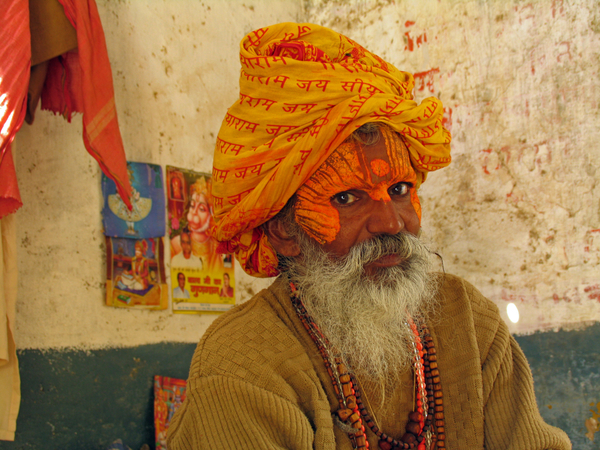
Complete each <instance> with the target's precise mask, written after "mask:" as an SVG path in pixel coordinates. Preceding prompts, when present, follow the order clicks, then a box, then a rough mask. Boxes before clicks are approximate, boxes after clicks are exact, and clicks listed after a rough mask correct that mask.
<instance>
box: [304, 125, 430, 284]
mask: <svg viewBox="0 0 600 450" xmlns="http://www.w3.org/2000/svg"><path fill="white" fill-rule="evenodd" d="M382 134H383V135H382V136H381V138H380V139H379V141H378V142H377V143H375V144H373V145H362V144H359V143H354V142H353V143H347V144H343V145H342V146H340V147H339V148H338V149H337V150H336V151H335V152H334V153H333V154H332V155H331V156H330V157H329V158H328V159H327V161H326V162H325V163H324V164H323V166H321V167H320V168H319V170H317V172H316V173H315V174H314V175H313V177H311V179H310V180H309V181H308V182H307V183H306V184H304V185H303V186H302V187H301V188H300V189H299V190H298V192H297V195H298V201H297V203H296V210H295V211H296V212H295V214H296V220H297V222H298V223H299V224H300V225H301V226H302V228H303V229H304V230H305V231H306V233H307V234H308V235H309V236H311V237H313V239H316V240H317V242H319V243H320V244H321V246H322V248H323V249H324V250H325V251H326V252H327V253H328V254H329V255H330V256H331V257H333V258H341V257H343V256H345V255H346V254H348V252H349V250H350V249H351V248H352V247H353V246H354V245H356V244H359V243H361V242H364V241H366V240H369V239H371V238H373V237H374V236H378V235H394V234H397V233H400V232H407V233H410V234H413V235H416V234H417V233H418V232H419V229H420V221H419V217H418V215H417V213H416V211H415V204H416V205H417V207H419V206H418V205H419V204H418V198H417V196H416V189H415V188H414V185H415V183H416V174H415V172H414V170H413V169H412V167H411V165H410V160H409V157H408V151H407V150H406V147H405V145H404V143H403V141H402V140H401V139H400V138H399V137H398V136H397V135H396V133H393V132H391V131H389V130H387V129H382ZM315 213H316V214H315ZM336 219H337V220H336ZM401 262H402V261H401V259H400V258H399V257H398V256H396V255H388V256H384V257H382V258H380V259H379V260H377V261H375V262H372V263H370V264H369V265H368V266H367V267H365V271H366V272H367V273H369V272H371V271H373V270H377V268H378V267H390V266H395V265H398V264H399V263H401Z"/></svg>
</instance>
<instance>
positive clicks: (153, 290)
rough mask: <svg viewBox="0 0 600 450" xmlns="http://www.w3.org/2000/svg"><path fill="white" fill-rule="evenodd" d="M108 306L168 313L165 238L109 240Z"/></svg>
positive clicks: (107, 263) (107, 243) (107, 251)
mask: <svg viewBox="0 0 600 450" xmlns="http://www.w3.org/2000/svg"><path fill="white" fill-rule="evenodd" d="M106 259H107V261H106V267H107V276H106V278H107V279H106V304H107V305H108V306H117V307H123V308H141V309H166V308H167V306H168V303H169V293H168V288H167V284H166V281H165V266H164V247H163V241H162V238H154V239H127V238H111V237H108V236H107V237H106Z"/></svg>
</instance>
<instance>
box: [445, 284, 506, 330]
mask: <svg viewBox="0 0 600 450" xmlns="http://www.w3.org/2000/svg"><path fill="white" fill-rule="evenodd" d="M439 292H440V299H441V301H442V307H445V308H448V307H450V308H464V307H467V308H468V309H469V310H470V311H471V312H472V313H473V314H479V315H485V316H489V318H490V319H491V318H494V319H499V318H500V316H499V312H498V307H497V306H496V304H495V303H494V302H492V301H491V300H489V299H487V298H486V297H485V296H484V295H483V294H482V293H481V292H480V291H479V290H478V289H477V288H476V287H475V286H473V285H472V284H471V283H469V282H468V281H467V280H465V279H464V278H461V277H459V276H456V275H452V274H447V273H445V274H442V275H441V281H440V291H439Z"/></svg>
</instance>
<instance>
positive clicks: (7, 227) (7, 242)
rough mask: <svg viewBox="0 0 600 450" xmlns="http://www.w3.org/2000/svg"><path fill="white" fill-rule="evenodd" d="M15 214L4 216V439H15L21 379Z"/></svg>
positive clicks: (0, 406)
mask: <svg viewBox="0 0 600 450" xmlns="http://www.w3.org/2000/svg"><path fill="white" fill-rule="evenodd" d="M15 222H16V220H15V216H14V214H11V215H9V216H7V217H4V218H3V219H0V440H5V441H14V439H15V430H16V429H17V415H18V414H19V405H20V403H21V379H20V377H19V364H18V361H17V350H16V346H15V340H14V338H13V333H14V326H15V309H16V303H17V237H16V225H15Z"/></svg>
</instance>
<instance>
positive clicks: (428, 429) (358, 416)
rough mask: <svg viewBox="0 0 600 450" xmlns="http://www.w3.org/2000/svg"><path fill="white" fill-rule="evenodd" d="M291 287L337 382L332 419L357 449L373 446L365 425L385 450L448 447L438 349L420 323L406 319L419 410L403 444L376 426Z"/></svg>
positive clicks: (303, 319) (351, 380)
mask: <svg viewBox="0 0 600 450" xmlns="http://www.w3.org/2000/svg"><path fill="white" fill-rule="evenodd" d="M290 288H291V291H292V295H291V298H292V304H293V305H294V308H295V309H296V314H297V315H298V318H299V319H300V321H301V322H302V324H303V326H304V328H305V329H306V331H307V332H308V334H309V335H310V337H311V338H312V340H313V342H314V343H315V345H316V346H317V349H318V350H319V353H320V354H321V357H322V358H323V363H324V364H325V368H326V370H327V373H328V374H329V377H330V378H331V381H332V383H333V389H334V391H335V393H336V396H337V399H338V402H339V405H340V408H339V409H338V411H337V412H336V413H335V414H334V415H333V418H334V421H335V422H336V424H337V425H338V426H339V427H340V428H341V429H342V430H344V431H345V432H346V433H347V434H348V437H349V438H350V440H351V442H352V445H353V448H355V449H368V448H369V442H368V441H367V436H366V428H365V424H366V425H367V426H368V427H369V429H370V430H371V431H372V432H373V433H374V434H375V435H376V436H377V437H378V438H379V443H378V444H379V448H380V449H381V450H397V449H417V450H433V449H436V448H445V429H444V406H443V396H442V387H441V383H440V376H439V369H438V366H437V355H436V350H435V346H434V343H433V338H432V337H431V335H430V334H429V330H428V329H427V327H426V326H425V325H424V324H421V327H420V328H421V333H420V332H419V328H418V327H417V325H416V324H415V323H414V321H413V320H412V318H410V317H408V318H407V325H408V326H410V328H411V330H412V332H413V335H414V340H413V341H412V342H411V347H412V351H413V353H414V371H415V378H416V383H415V384H416V386H415V392H416V398H417V401H416V410H415V411H413V412H411V413H410V414H409V415H408V418H409V421H408V423H407V425H406V433H405V434H404V435H403V436H402V438H401V439H400V440H396V439H393V438H392V437H391V436H388V435H387V434H385V433H384V432H383V431H381V430H380V429H379V428H378V427H377V426H376V424H375V422H374V420H373V419H372V417H371V415H370V414H369V411H368V410H367V407H366V406H365V405H364V404H363V402H362V399H361V393H360V389H359V387H358V383H357V382H356V379H355V377H354V375H353V374H352V372H351V371H350V370H349V369H348V368H347V367H346V365H345V364H344V362H342V360H341V359H340V358H332V357H331V355H330V352H329V350H328V349H329V347H330V346H329V342H328V341H327V338H326V337H325V336H324V335H323V334H322V333H321V331H320V330H319V328H318V327H317V325H316V324H315V323H314V321H313V320H312V318H311V317H310V315H309V314H308V312H307V311H306V308H305V307H304V304H303V303H302V301H301V300H300V297H299V295H298V291H297V289H296V287H295V286H294V284H293V283H290ZM421 335H422V337H421ZM332 360H333V363H332ZM434 429H435V431H436V432H435V433H434Z"/></svg>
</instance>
